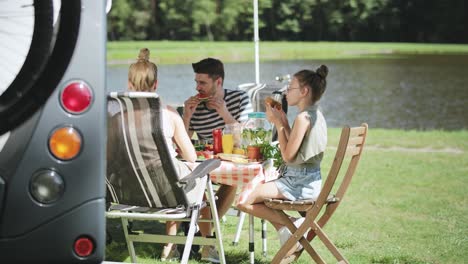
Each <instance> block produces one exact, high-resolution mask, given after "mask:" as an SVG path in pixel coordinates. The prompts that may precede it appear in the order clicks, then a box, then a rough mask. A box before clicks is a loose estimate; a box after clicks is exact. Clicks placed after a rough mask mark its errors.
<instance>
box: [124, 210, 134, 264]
mask: <svg viewBox="0 0 468 264" xmlns="http://www.w3.org/2000/svg"><path fill="white" fill-rule="evenodd" d="M128 226H129V225H128V219H126V218H122V228H123V231H124V234H125V241H127V249H128V254H129V255H130V259H131V260H132V262H133V263H137V258H136V254H135V247H134V246H133V241H132V240H130V239H129V237H128V228H129V227H128Z"/></svg>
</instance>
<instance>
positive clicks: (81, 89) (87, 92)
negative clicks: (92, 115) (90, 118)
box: [60, 81, 93, 114]
mask: <svg viewBox="0 0 468 264" xmlns="http://www.w3.org/2000/svg"><path fill="white" fill-rule="evenodd" d="M92 100H93V93H92V91H91V88H90V87H89V86H88V85H87V84H86V83H85V82H84V81H72V82H69V83H68V84H67V85H66V86H65V88H63V90H62V93H61V94H60V103H61V105H62V107H63V108H64V109H65V111H67V112H69V113H71V114H81V113H83V112H85V111H86V110H88V108H89V107H90V106H91V102H92Z"/></svg>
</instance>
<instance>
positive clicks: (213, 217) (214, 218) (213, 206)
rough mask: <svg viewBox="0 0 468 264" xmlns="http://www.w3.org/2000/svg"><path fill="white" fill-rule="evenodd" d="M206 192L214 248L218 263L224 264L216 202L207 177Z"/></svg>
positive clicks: (224, 258)
mask: <svg viewBox="0 0 468 264" xmlns="http://www.w3.org/2000/svg"><path fill="white" fill-rule="evenodd" d="M206 187H207V190H208V199H209V202H210V208H211V220H212V222H213V225H214V229H215V234H216V242H217V243H216V246H217V248H218V255H219V258H220V259H219V261H220V262H221V263H222V264H226V256H225V255H224V246H223V237H222V235H221V225H220V224H219V221H218V220H217V219H219V218H218V210H217V209H216V201H215V198H214V191H213V186H212V185H211V180H210V179H209V177H208V182H207V184H206Z"/></svg>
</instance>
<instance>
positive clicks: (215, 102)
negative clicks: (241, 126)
mask: <svg viewBox="0 0 468 264" xmlns="http://www.w3.org/2000/svg"><path fill="white" fill-rule="evenodd" d="M206 106H207V107H208V109H214V110H216V112H218V114H219V115H220V116H223V112H224V113H226V112H227V111H228V110H227V107H226V102H225V101H224V100H223V99H222V98H215V97H213V98H210V100H208V101H207V102H206Z"/></svg>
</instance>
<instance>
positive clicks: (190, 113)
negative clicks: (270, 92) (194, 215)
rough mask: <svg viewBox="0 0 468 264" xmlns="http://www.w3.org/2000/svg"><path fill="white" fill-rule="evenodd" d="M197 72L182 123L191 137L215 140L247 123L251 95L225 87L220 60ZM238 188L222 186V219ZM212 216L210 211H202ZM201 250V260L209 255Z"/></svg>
mask: <svg viewBox="0 0 468 264" xmlns="http://www.w3.org/2000/svg"><path fill="white" fill-rule="evenodd" d="M192 67H193V70H194V72H195V82H196V90H197V92H198V94H197V95H195V96H191V97H189V98H188V99H187V100H186V101H185V102H184V114H183V120H184V124H185V128H186V129H187V132H188V134H189V136H190V137H192V135H193V132H196V133H197V135H198V138H199V139H211V140H212V139H213V134H212V131H213V130H214V129H216V128H221V129H223V128H224V127H225V125H226V124H232V123H236V122H243V121H245V120H247V118H248V113H250V112H252V104H251V103H250V99H249V96H248V95H247V93H246V92H244V91H239V90H228V89H224V88H223V82H224V66H223V63H222V62H221V61H220V60H218V59H213V58H206V59H203V60H201V61H199V62H197V63H193V64H192ZM236 189H237V187H236V186H228V185H221V186H220V188H219V189H218V191H217V193H216V195H217V197H218V200H217V201H216V206H217V208H218V214H219V217H222V216H223V215H224V214H225V213H226V212H227V211H228V210H229V208H230V207H231V205H232V203H233V201H234V198H235V196H236ZM206 213H209V210H206V211H204V212H202V215H203V214H206ZM200 231H201V233H202V235H206V234H210V233H211V231H210V227H209V226H202V225H200ZM205 248H207V247H204V248H203V251H202V257H203V255H204V253H205V254H207V252H205Z"/></svg>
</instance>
